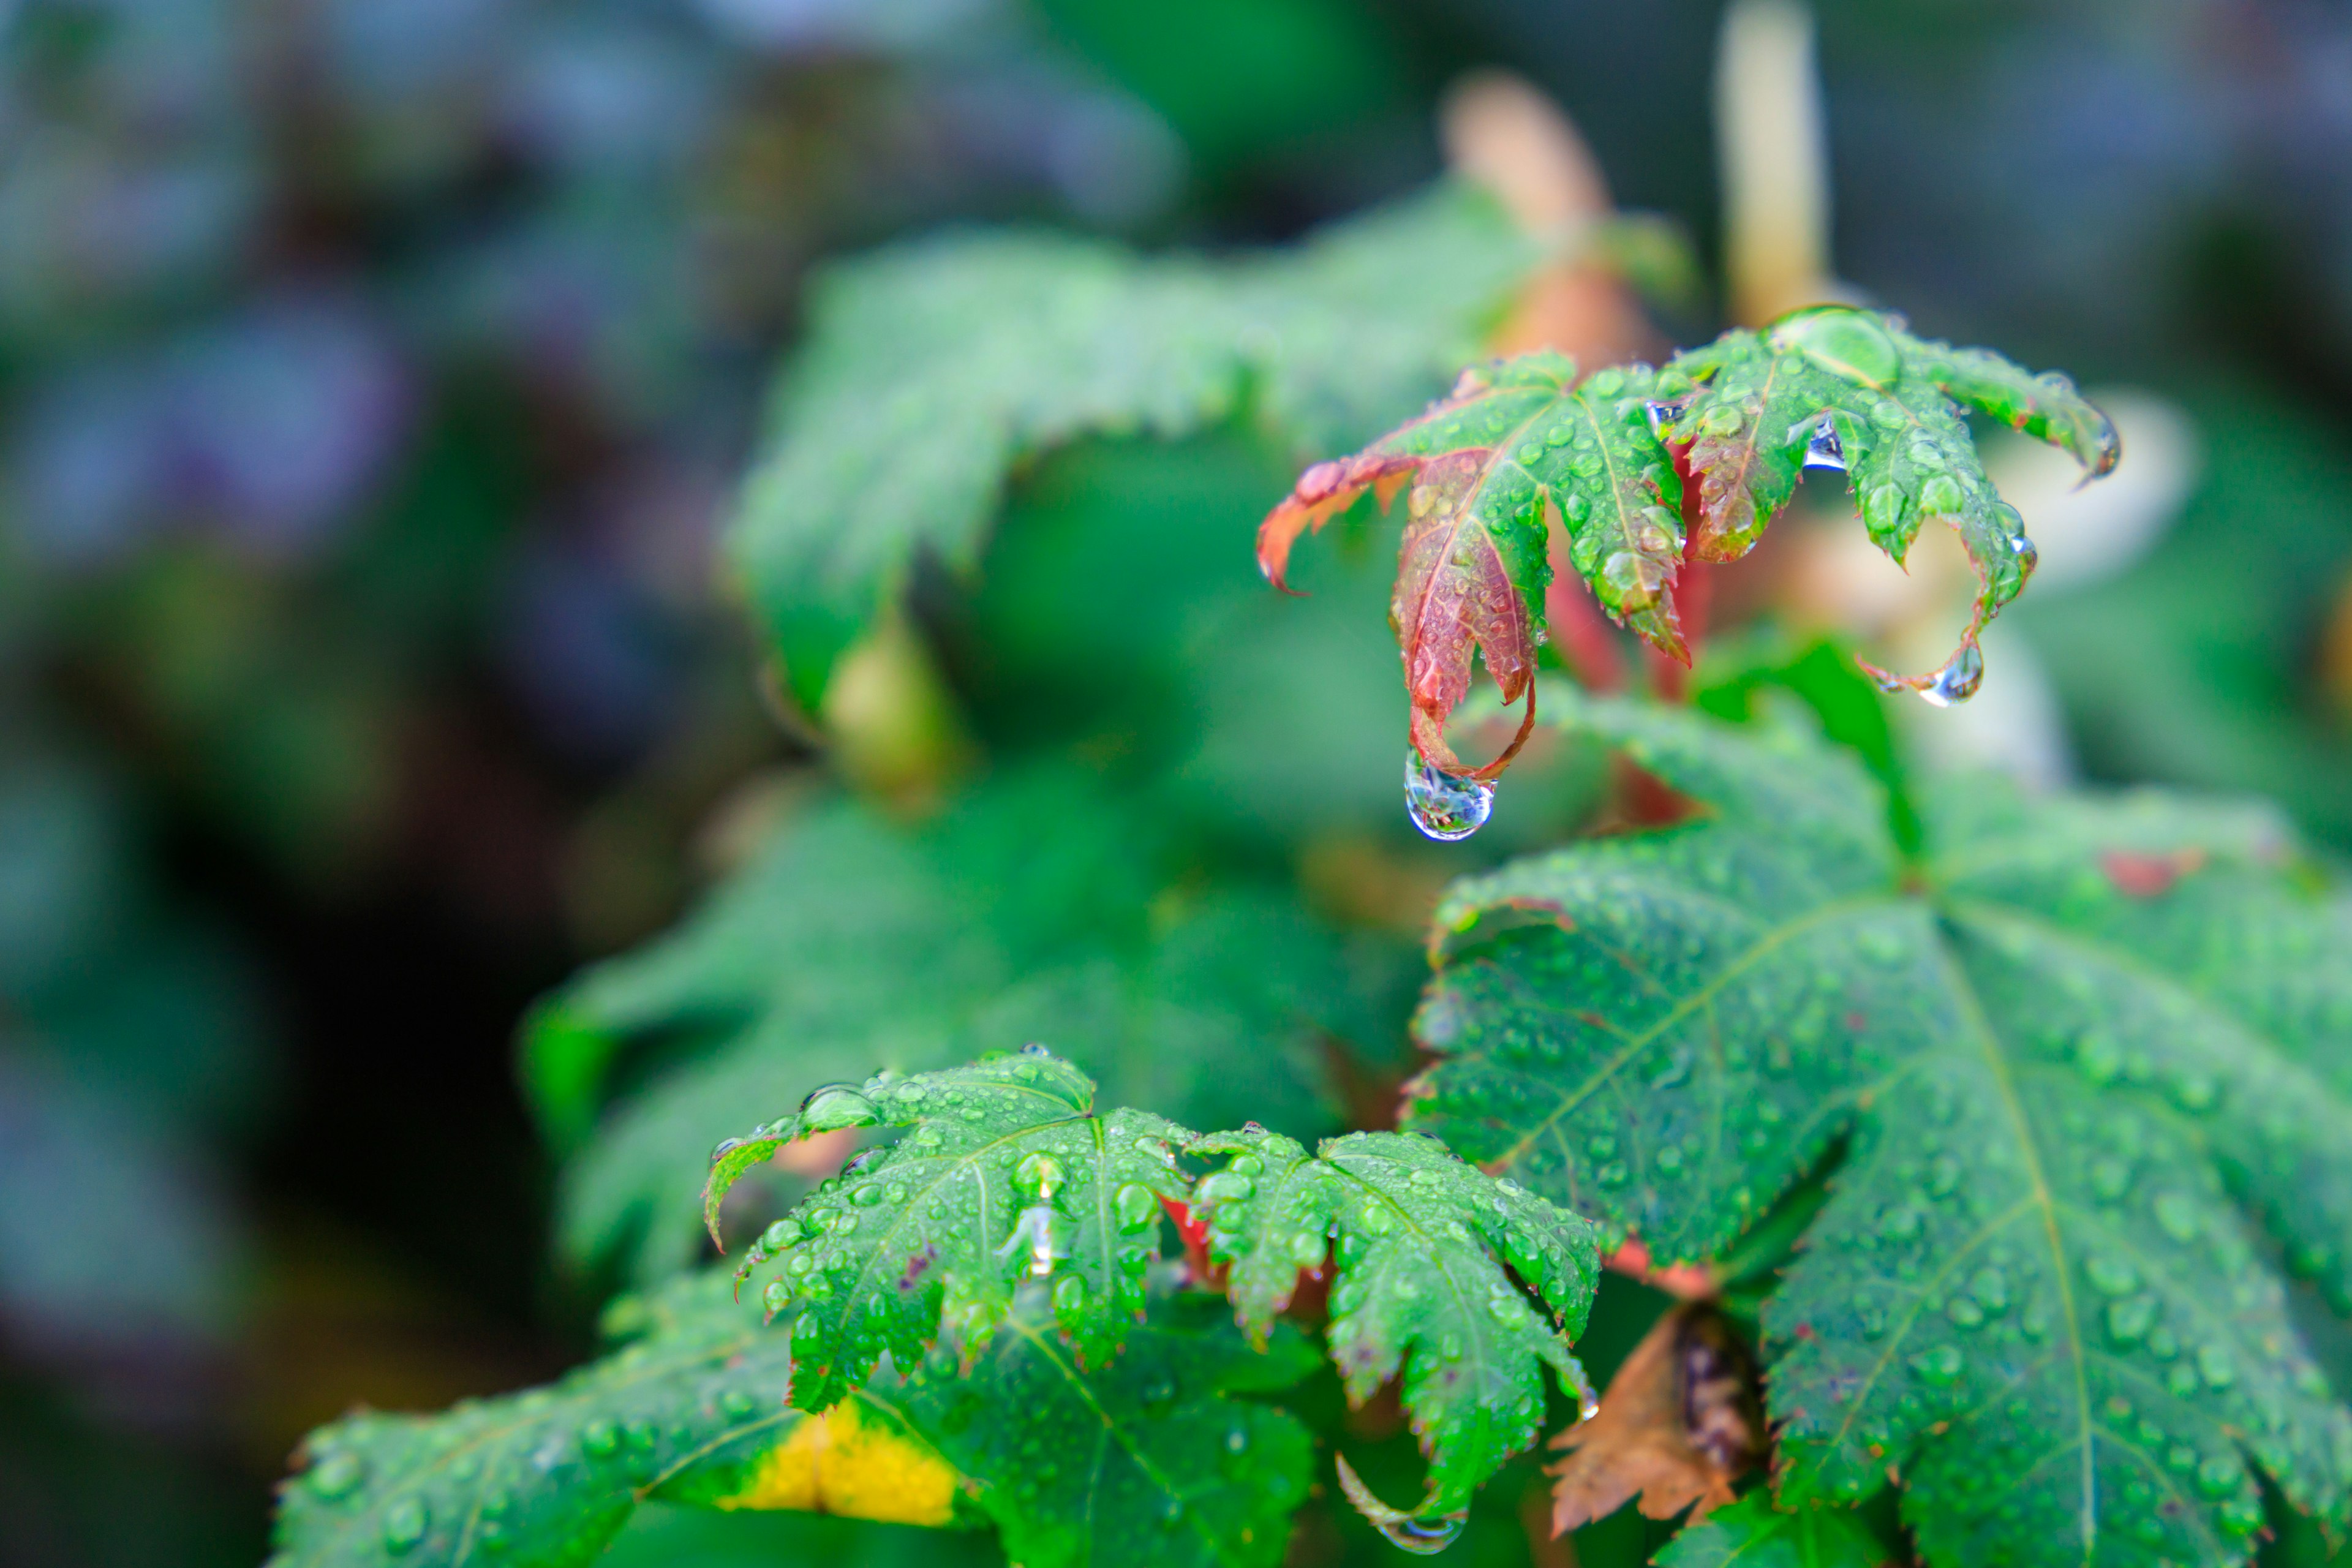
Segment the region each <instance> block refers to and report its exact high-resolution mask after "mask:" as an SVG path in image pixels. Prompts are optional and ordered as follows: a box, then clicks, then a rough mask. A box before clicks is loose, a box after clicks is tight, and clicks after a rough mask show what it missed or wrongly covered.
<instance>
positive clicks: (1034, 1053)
mask: <svg viewBox="0 0 2352 1568" xmlns="http://www.w3.org/2000/svg"><path fill="white" fill-rule="evenodd" d="M1021 1054H1022V1055H1023V1056H1024V1057H1050V1056H1052V1055H1053V1054H1054V1053H1053V1052H1051V1051H1049V1050H1047V1049H1046V1048H1045V1047H1044V1046H1043V1045H1041V1044H1039V1043H1038V1042H1037V1041H1035V1040H1032V1041H1030V1042H1029V1043H1028V1044H1027V1045H1025V1046H1024V1047H1021Z"/></svg>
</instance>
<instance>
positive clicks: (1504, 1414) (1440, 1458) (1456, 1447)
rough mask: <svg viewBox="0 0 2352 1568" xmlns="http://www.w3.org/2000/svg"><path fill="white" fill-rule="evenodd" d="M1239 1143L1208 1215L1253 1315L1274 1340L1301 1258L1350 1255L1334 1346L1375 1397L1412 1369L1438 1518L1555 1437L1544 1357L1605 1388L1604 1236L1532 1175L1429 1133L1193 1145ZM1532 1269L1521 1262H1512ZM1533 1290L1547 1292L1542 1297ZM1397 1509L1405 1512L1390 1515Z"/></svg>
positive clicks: (1252, 1327) (1340, 1279) (1238, 1139)
mask: <svg viewBox="0 0 2352 1568" xmlns="http://www.w3.org/2000/svg"><path fill="white" fill-rule="evenodd" d="M1192 1150H1193V1152H1197V1153H1203V1154H1216V1153H1223V1154H1225V1155H1227V1156H1228V1159H1227V1160H1226V1162H1225V1165H1224V1168H1223V1170H1221V1171H1219V1172H1218V1173H1215V1174H1213V1175H1211V1176H1208V1177H1206V1178H1204V1179H1203V1180H1202V1183H1201V1184H1200V1187H1199V1189H1198V1195H1197V1196H1196V1198H1195V1200H1194V1209H1195V1212H1196V1213H1197V1214H1198V1215H1200V1216H1201V1217H1202V1218H1203V1219H1204V1220H1205V1221H1206V1223H1207V1225H1208V1226H1209V1250H1210V1255H1211V1256H1212V1257H1213V1258H1215V1259H1217V1260H1218V1261H1220V1262H1223V1263H1227V1264H1229V1265H1230V1266H1231V1267H1230V1269H1229V1271H1228V1274H1227V1277H1226V1289H1227V1290H1228V1292H1229V1293H1230V1294H1231V1295H1232V1297H1233V1299H1234V1305H1235V1308H1236V1310H1237V1313H1238V1316H1239V1318H1240V1321H1241V1322H1242V1324H1243V1326H1244V1327H1245V1328H1247V1329H1248V1330H1249V1331H1250V1332H1251V1333H1252V1334H1253V1335H1255V1336H1260V1337H1262V1336H1264V1335H1265V1333H1266V1332H1267V1331H1268V1330H1269V1328H1270V1326H1271V1325H1272V1323H1273V1321H1274V1317H1275V1314H1276V1313H1277V1312H1279V1311H1280V1310H1282V1309H1283V1307H1284V1306H1285V1305H1286V1304H1287V1303H1288V1301H1289V1300H1290V1296H1291V1293H1292V1291H1293V1290H1294V1289H1296V1287H1297V1280H1298V1276H1299V1271H1300V1270H1301V1269H1306V1268H1322V1267H1324V1266H1325V1262H1326V1258H1327V1255H1329V1254H1334V1253H1335V1254H1336V1266H1337V1275H1336V1278H1335V1279H1333V1282H1332V1286H1331V1293H1330V1303H1329V1304H1330V1314H1331V1316H1330V1330H1329V1338H1330V1345H1331V1359H1332V1360H1333V1362H1334V1363H1337V1364H1338V1366H1339V1374H1340V1379H1341V1381H1342V1382H1343V1383H1344V1384H1345V1385H1346V1387H1347V1390H1348V1395H1349V1399H1350V1400H1351V1401H1353V1402H1355V1403H1356V1404H1359V1405H1360V1404H1362V1403H1363V1402H1364V1401H1365V1400H1367V1399H1369V1398H1370V1397H1371V1396H1372V1394H1375V1393H1377V1392H1378V1391H1379V1389H1380V1387H1381V1384H1384V1383H1386V1382H1387V1381H1388V1380H1389V1379H1391V1378H1392V1377H1395V1376H1397V1375H1398V1373H1400V1372H1402V1374H1403V1377H1404V1388H1403V1393H1404V1406H1405V1410H1406V1413H1407V1414H1408V1415H1410V1416H1411V1417H1412V1427H1413V1431H1414V1433H1415V1434H1416V1435H1417V1436H1419V1437H1420V1438H1421V1441H1422V1447H1423V1451H1424V1452H1426V1453H1427V1454H1428V1456H1429V1460H1430V1468H1429V1483H1428V1496H1427V1497H1426V1498H1425V1499H1424V1500H1423V1502H1422V1503H1421V1505H1420V1506H1419V1507H1418V1508H1417V1509H1415V1510H1411V1512H1412V1515H1414V1516H1433V1515H1441V1514H1444V1513H1447V1512H1450V1511H1452V1510H1456V1509H1459V1508H1462V1507H1465V1506H1466V1505H1467V1503H1468V1501H1469V1500H1470V1496H1471V1494H1472V1493H1473V1492H1474V1491H1475V1490H1476V1489H1477V1488H1478V1487H1479V1485H1480V1484H1481V1483H1482V1482H1484V1481H1485V1480H1486V1478H1487V1477H1489V1476H1491V1475H1493V1474H1494V1472H1495V1470H1496V1468H1497V1467H1498V1466H1500V1465H1501V1464H1502V1462H1503V1461H1504V1460H1505V1459H1506V1458H1509V1457H1510V1456H1511V1455H1512V1454H1515V1453H1517V1452H1518V1451H1519V1450H1521V1449H1523V1448H1525V1447H1528V1445H1529V1444H1531V1443H1533V1442H1534V1441H1535V1440H1536V1438H1537V1436H1538V1435H1539V1434H1540V1432H1541V1423H1542V1420H1543V1411H1544V1386H1543V1384H1544V1379H1543V1373H1544V1369H1545V1368H1547V1367H1549V1369H1550V1371H1551V1373H1552V1376H1553V1377H1554V1378H1555V1379H1556V1380H1558V1382H1559V1384H1560V1386H1561V1387H1562V1388H1564V1389H1567V1390H1568V1391H1570V1393H1571V1394H1577V1395H1579V1396H1580V1397H1581V1398H1588V1399H1589V1398H1590V1396H1591V1387H1590V1385H1589V1384H1587V1383H1586V1381H1585V1376H1584V1369H1583V1368H1582V1366H1580V1364H1579V1363H1577V1361H1576V1358H1575V1357H1574V1356H1572V1355H1570V1353H1569V1349H1568V1346H1569V1342H1570V1340H1572V1339H1573V1338H1574V1337H1575V1336H1576V1335H1577V1334H1579V1333H1581V1332H1582V1331H1583V1330H1584V1319H1585V1313H1586V1310H1588V1309H1589V1307H1590V1306H1591V1300H1592V1289H1593V1285H1594V1282H1595V1280H1596V1279H1597V1278H1598V1275H1599V1268H1600V1264H1599V1256H1598V1250H1597V1247H1596V1240H1597V1234H1598V1233H1597V1232H1596V1231H1595V1230H1594V1228H1593V1227H1592V1226H1591V1225H1588V1224H1587V1223H1586V1222H1585V1221H1583V1220H1582V1219H1580V1218H1578V1217H1577V1216H1576V1215H1572V1214H1569V1213H1567V1212H1565V1211H1563V1210H1561V1209H1559V1208H1557V1207H1555V1206H1553V1205H1551V1204H1549V1203H1546V1202H1545V1201H1544V1200H1542V1199H1541V1198H1538V1197H1537V1196H1535V1195H1534V1194H1530V1193H1528V1192H1527V1191H1526V1190H1525V1189H1523V1188H1521V1187H1519V1186H1518V1185H1517V1184H1516V1183H1509V1182H1501V1183H1498V1182H1496V1181H1494V1180H1492V1179H1491V1178H1489V1177H1487V1176H1486V1175H1485V1174H1483V1173H1480V1172H1478V1171H1476V1170H1474V1169H1473V1168H1471V1167H1470V1166H1467V1165H1465V1164H1464V1163H1462V1162H1461V1161H1460V1160H1458V1159H1456V1158H1454V1155H1453V1154H1451V1153H1450V1152H1447V1151H1446V1150H1445V1148H1444V1146H1443V1145H1441V1144H1439V1143H1436V1142H1433V1141H1431V1140H1429V1139H1425V1138H1412V1137H1407V1136H1403V1135H1402V1134H1399V1133H1393V1132H1356V1133H1350V1134H1349V1136H1347V1137H1345V1138H1334V1139H1328V1140H1327V1141H1325V1142H1324V1143H1323V1144H1322V1146H1321V1147H1320V1148H1319V1149H1318V1151H1317V1152H1315V1153H1313V1154H1309V1153H1308V1152H1307V1150H1306V1148H1305V1147H1304V1146H1303V1145H1301V1144H1299V1143H1298V1142H1296V1141H1294V1140H1292V1139H1289V1138H1285V1137H1283V1136H1282V1135H1281V1134H1279V1133H1274V1132H1266V1131H1244V1132H1238V1133H1219V1134H1216V1135H1214V1136H1213V1137H1209V1138H1205V1139H1201V1140H1198V1141H1196V1142H1194V1143H1193V1144H1192ZM1506 1267H1507V1268H1509V1269H1510V1270H1511V1271H1513V1272H1515V1273H1516V1274H1517V1281H1524V1282H1525V1284H1526V1286H1528V1287H1532V1288H1533V1289H1534V1290H1535V1292H1536V1294H1537V1296H1538V1297H1539V1298H1540V1302H1541V1305H1540V1306H1538V1303H1537V1302H1536V1301H1534V1300H1529V1298H1528V1293H1527V1289H1523V1288H1522V1285H1521V1284H1520V1283H1518V1282H1517V1281H1515V1280H1514V1279H1513V1278H1512V1273H1509V1272H1506ZM1391 1511H1395V1510H1391Z"/></svg>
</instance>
